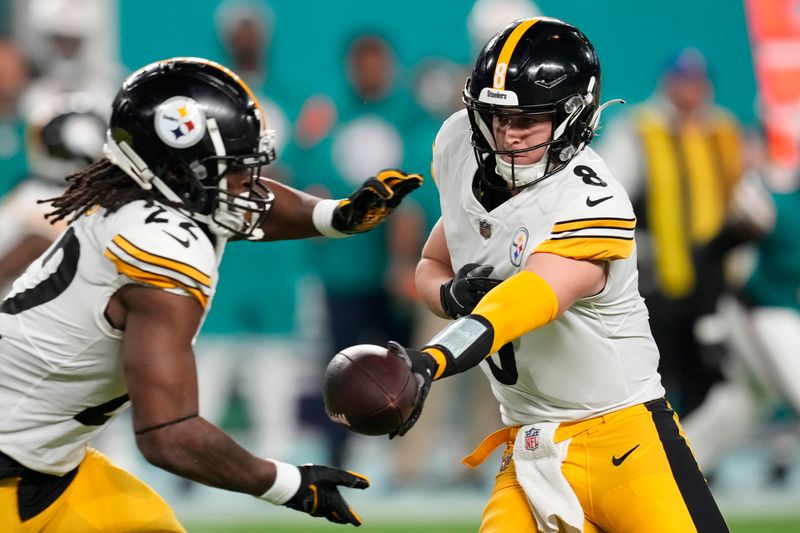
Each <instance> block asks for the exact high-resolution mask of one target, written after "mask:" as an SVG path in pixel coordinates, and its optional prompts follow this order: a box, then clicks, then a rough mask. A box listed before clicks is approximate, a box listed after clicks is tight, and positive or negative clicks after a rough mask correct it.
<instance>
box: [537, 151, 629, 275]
mask: <svg viewBox="0 0 800 533" xmlns="http://www.w3.org/2000/svg"><path fill="white" fill-rule="evenodd" d="M575 170H576V171H577V172H575V173H576V174H578V173H580V172H584V173H585V174H586V175H585V177H584V178H583V181H584V182H585V183H584V184H583V186H580V187H578V188H576V190H574V191H572V194H571V200H570V201H569V202H568V203H567V204H566V205H565V206H564V207H563V208H562V209H560V210H559V211H558V213H557V214H556V217H555V222H554V223H553V227H552V229H551V230H550V234H549V235H548V236H547V239H546V240H545V241H544V242H542V243H541V244H539V245H538V246H537V247H536V248H535V249H534V250H533V251H534V252H547V253H552V254H556V255H560V256H562V257H568V258H570V259H579V260H615V259H625V258H628V257H630V255H631V253H633V235H634V229H635V228H636V217H635V216H634V214H633V207H632V206H631V202H630V200H629V199H628V195H627V193H626V192H625V190H624V189H623V188H622V187H620V185H619V184H618V183H616V182H611V183H610V180H608V178H607V179H605V180H604V179H603V178H601V177H600V176H599V175H598V174H597V172H596V171H595V169H594V168H592V167H589V166H586V165H583V166H581V165H578V166H577V167H576V169H575Z"/></svg>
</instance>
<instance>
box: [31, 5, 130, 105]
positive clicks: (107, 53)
mask: <svg viewBox="0 0 800 533" xmlns="http://www.w3.org/2000/svg"><path fill="white" fill-rule="evenodd" d="M111 4H112V3H111V2H104V1H103V0H31V1H30V2H28V3H27V4H26V5H25V6H26V8H27V9H25V10H23V11H22V13H21V14H20V28H19V33H18V35H19V37H18V38H19V39H20V42H21V43H22V44H23V47H24V49H25V52H26V55H27V56H28V57H30V58H31V60H32V61H33V65H34V68H35V74H36V76H35V78H34V80H33V81H32V83H31V85H30V87H29V88H28V90H27V91H26V92H25V95H24V97H23V101H22V112H23V114H27V113H29V112H31V110H33V109H34V108H35V107H36V106H37V105H39V103H40V102H42V101H44V100H47V99H48V98H50V97H52V96H53V95H57V94H60V93H63V92H76V91H79V92H85V93H88V94H89V95H91V97H92V98H93V99H94V101H95V102H96V105H97V106H98V107H106V106H108V107H110V106H111V100H112V98H113V97H114V94H116V90H117V88H118V87H119V81H120V78H121V77H122V74H123V69H122V67H121V66H120V64H119V60H118V58H117V53H116V50H115V47H114V46H112V45H111V41H112V40H113V39H112V38H111V36H110V35H109V33H110V31H111V30H110V28H112V27H113V26H112V21H113V20H114V19H113V13H112V11H113V9H112V7H111Z"/></svg>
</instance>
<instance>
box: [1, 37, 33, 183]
mask: <svg viewBox="0 0 800 533" xmlns="http://www.w3.org/2000/svg"><path fill="white" fill-rule="evenodd" d="M27 83H28V69H27V66H26V65H25V60H24V58H23V57H22V54H21V52H20V50H19V48H17V45H16V44H15V43H14V41H12V40H10V39H0V197H2V196H3V195H4V194H5V193H6V192H7V191H9V190H10V189H12V188H13V187H14V186H15V185H16V184H17V183H19V182H20V180H22V179H23V178H24V177H25V175H26V173H27V163H26V161H25V149H24V141H23V138H24V130H25V124H24V122H23V120H22V118H21V115H20V110H19V99H20V95H21V94H22V91H23V90H24V89H25V86H26V84H27Z"/></svg>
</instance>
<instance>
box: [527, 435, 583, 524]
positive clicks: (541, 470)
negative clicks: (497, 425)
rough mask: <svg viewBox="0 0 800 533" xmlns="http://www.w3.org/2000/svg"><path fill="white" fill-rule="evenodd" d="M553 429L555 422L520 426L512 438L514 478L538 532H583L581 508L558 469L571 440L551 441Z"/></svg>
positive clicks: (565, 455)
mask: <svg viewBox="0 0 800 533" xmlns="http://www.w3.org/2000/svg"><path fill="white" fill-rule="evenodd" d="M556 429H558V423H556V422H545V423H538V424H530V425H527V426H522V427H520V428H519V431H518V432H517V438H516V440H515V441H514V465H515V467H516V471H517V481H518V482H519V484H520V485H521V486H522V489H523V490H524V491H525V495H526V496H527V497H528V502H529V503H530V505H531V509H532V510H533V515H534V517H535V518H536V525H537V526H538V528H539V529H540V530H541V531H543V532H544V533H583V508H582V507H581V504H580V502H579V501H578V497H577V496H576V495H575V492H574V491H573V490H572V487H570V485H569V483H567V479H566V478H565V477H564V474H563V473H562V472H561V464H562V463H563V462H564V459H566V457H567V449H568V448H569V443H570V442H571V439H567V440H565V441H562V442H559V443H558V444H556V443H554V442H553V435H554V434H555V431H556ZM559 527H561V528H562V529H559Z"/></svg>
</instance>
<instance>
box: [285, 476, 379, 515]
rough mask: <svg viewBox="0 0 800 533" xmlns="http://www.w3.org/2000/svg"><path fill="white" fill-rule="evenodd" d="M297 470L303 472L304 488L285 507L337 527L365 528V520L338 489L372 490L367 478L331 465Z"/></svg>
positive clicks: (301, 484)
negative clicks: (363, 522) (362, 525)
mask: <svg viewBox="0 0 800 533" xmlns="http://www.w3.org/2000/svg"><path fill="white" fill-rule="evenodd" d="M297 468H298V469H299V470H300V488H299V489H297V492H296V493H295V495H294V496H292V497H291V498H289V500H288V501H287V502H286V503H284V504H283V505H285V506H286V507H289V508H291V509H295V510H296V511H302V512H304V513H308V514H310V515H311V516H320V517H323V518H327V519H328V520H329V521H331V522H335V523H337V524H353V525H354V526H356V527H358V526H360V525H361V518H359V516H358V515H357V514H356V513H355V511H353V510H352V509H351V508H350V506H349V505H347V502H346V501H344V498H342V495H341V494H339V488H338V487H340V486H341V487H348V488H351V489H365V488H367V487H369V480H368V479H367V478H365V477H364V476H362V475H360V474H356V473H354V472H346V471H344V470H339V469H336V468H331V467H329V466H319V465H311V464H309V465H302V466H298V467H297Z"/></svg>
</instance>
